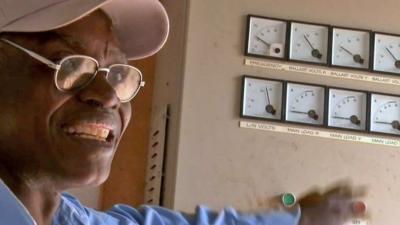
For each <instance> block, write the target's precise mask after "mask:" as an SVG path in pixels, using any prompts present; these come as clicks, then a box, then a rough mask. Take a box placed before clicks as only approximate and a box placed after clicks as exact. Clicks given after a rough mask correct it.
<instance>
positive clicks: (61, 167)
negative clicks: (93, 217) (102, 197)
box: [0, 11, 131, 188]
mask: <svg viewBox="0 0 400 225" xmlns="http://www.w3.org/2000/svg"><path fill="white" fill-rule="evenodd" d="M111 27H112V26H111V24H110V22H109V20H108V18H107V17H106V16H105V15H104V14H103V13H102V12H100V11H96V12H95V13H92V14H91V15H90V16H87V17H85V18H83V19H81V20H79V21H78V22H75V23H73V24H71V25H69V26H67V27H64V28H61V29H58V30H55V31H53V32H46V33H32V34H7V35H6V36H5V38H7V39H9V40H10V41H13V42H15V43H18V44H19V45H21V46H23V47H25V48H27V49H29V50H32V51H34V52H36V53H38V54H40V55H42V56H44V57H46V58H48V59H50V60H52V61H55V62H56V61H57V60H60V59H61V58H63V57H65V56H68V55H72V54H80V55H88V56H91V57H93V58H95V59H97V60H98V61H99V64H100V67H108V66H109V65H111V64H115V63H126V59H125V57H124V54H122V52H121V50H120V49H119V48H118V43H117V40H116V38H115V36H114V34H113V31H112V28H111ZM0 50H1V53H0V63H2V64H1V67H2V69H1V70H0V71H1V72H0V99H1V101H0V165H4V166H5V167H6V169H7V170H8V171H10V173H11V175H12V176H13V177H18V178H19V179H33V180H43V182H49V181H50V183H51V182H52V183H53V184H54V185H56V186H57V188H71V187H79V186H83V185H95V184H99V183H101V182H103V181H104V180H105V179H106V178H107V176H108V174H109V170H110V166H111V161H112V158H113V156H114V153H115V150H116V147H117V145H118V142H119V141H120V138H121V135H122V133H123V131H124V130H125V128H126V126H127V124H128V122H129V119H130V116H131V111H130V110H131V108H130V104H129V103H121V102H120V101H119V100H118V98H117V96H116V94H115V92H114V90H113V89H112V87H111V86H110V85H109V84H108V83H107V80H106V79H105V76H104V75H105V74H104V72H99V73H98V74H97V76H96V78H95V79H94V80H93V81H92V83H90V84H89V85H88V86H87V87H85V88H84V89H82V90H79V91H76V92H72V93H63V92H60V91H59V90H57V88H56V87H55V85H54V70H53V69H51V68H49V67H47V66H46V65H44V64H43V63H41V62H39V61H37V60H35V59H33V58H31V57H30V56H28V55H27V54H25V53H24V52H22V51H20V50H18V49H16V48H14V47H12V46H9V45H7V44H4V43H0ZM101 132H104V133H108V132H109V133H110V134H109V135H108V137H107V138H106V139H105V140H104V139H103V140H102V139H101V138H100V139H97V138H94V136H96V135H100V133H101Z"/></svg>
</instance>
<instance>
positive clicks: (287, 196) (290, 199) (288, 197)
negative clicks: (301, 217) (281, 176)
mask: <svg viewBox="0 0 400 225" xmlns="http://www.w3.org/2000/svg"><path fill="white" fill-rule="evenodd" d="M282 204H283V206H285V207H292V206H293V205H294V204H296V196H294V194H292V193H284V194H283V195H282Z"/></svg>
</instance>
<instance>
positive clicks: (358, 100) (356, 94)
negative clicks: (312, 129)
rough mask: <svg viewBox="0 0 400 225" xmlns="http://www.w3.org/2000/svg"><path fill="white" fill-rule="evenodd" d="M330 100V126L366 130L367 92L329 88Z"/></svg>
mask: <svg viewBox="0 0 400 225" xmlns="http://www.w3.org/2000/svg"><path fill="white" fill-rule="evenodd" d="M328 102H329V103H328V116H327V118H328V124H327V125H328V127H335V128H344V129H351V130H359V131H365V130H366V127H367V126H366V118H367V93H366V92H363V91H356V90H349V89H338V88H329V89H328Z"/></svg>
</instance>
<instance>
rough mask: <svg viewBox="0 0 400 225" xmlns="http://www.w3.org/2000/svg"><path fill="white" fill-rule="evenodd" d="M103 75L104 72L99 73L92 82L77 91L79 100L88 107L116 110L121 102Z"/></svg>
mask: <svg viewBox="0 0 400 225" xmlns="http://www.w3.org/2000/svg"><path fill="white" fill-rule="evenodd" d="M105 75H106V72H100V71H99V72H98V73H97V74H96V77H95V78H94V79H93V80H92V82H91V83H89V84H88V85H87V86H86V87H84V88H83V89H82V90H80V91H79V93H78V95H79V99H80V100H81V101H82V102H84V103H86V104H88V105H90V106H94V107H100V108H108V109H117V108H119V106H120V104H121V102H120V101H119V99H118V97H117V95H116V93H115V91H114V88H113V87H112V86H111V85H110V83H108V81H107V79H106V76H105Z"/></svg>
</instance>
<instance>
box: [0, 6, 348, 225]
mask: <svg viewBox="0 0 400 225" xmlns="http://www.w3.org/2000/svg"><path fill="white" fill-rule="evenodd" d="M0 9H1V12H2V14H1V17H0V31H1V34H0V64H1V67H0V99H1V109H0V144H1V145H0V178H1V179H0V225H28V224H38V225H51V224H53V225H114V224H115V225H116V224H119V225H128V224H147V225H159V224H215V225H223V224H270V225H296V224H299V223H300V224H302V225H307V224H324V225H338V224H341V222H342V221H343V220H344V219H346V218H348V217H349V216H351V215H353V211H352V210H351V209H350V205H351V197H352V196H351V195H350V194H349V193H350V192H349V191H345V192H335V194H334V195H330V196H329V199H334V200H335V204H331V203H332V202H330V201H319V202H318V203H317V204H314V205H313V206H305V207H303V209H302V210H301V211H302V214H301V213H300V209H298V208H297V209H296V210H293V212H289V211H270V212H264V213H259V214H239V213H237V212H236V211H235V210H234V209H226V210H224V211H223V212H221V213H220V214H217V213H214V212H211V211H210V210H208V209H207V208H205V207H199V208H198V209H197V211H196V213H195V214H193V215H187V214H183V213H179V212H174V211H171V210H168V209H164V208H160V207H150V206H144V207H142V208H140V209H138V210H136V209H133V208H131V207H129V206H125V205H116V206H115V207H113V208H112V209H111V210H110V211H108V212H98V211H95V210H92V209H89V208H86V207H84V206H83V205H81V204H80V203H79V201H78V200H77V199H75V198H74V197H72V196H70V195H68V194H63V191H65V190H67V189H69V188H77V187H84V186H89V185H99V184H101V183H102V182H104V181H105V180H106V179H107V177H108V174H109V171H110V165H111V162H112V159H113V156H114V153H115V151H116V148H117V145H118V143H119V141H120V139H121V136H122V134H123V132H124V130H125V128H126V127H127V124H128V122H129V120H130V117H131V106H130V103H129V101H130V100H131V99H132V98H133V97H134V96H135V95H136V94H137V92H138V91H139V89H140V88H141V87H142V86H143V85H144V82H143V77H142V74H141V73H140V71H139V70H138V69H136V68H134V67H132V66H129V65H127V60H128V59H139V58H144V57H147V56H149V55H152V54H154V53H156V52H157V51H158V50H159V49H160V48H161V47H162V45H163V44H164V42H165V40H166V37H167V35H168V18H167V15H166V13H165V10H164V8H163V7H162V6H161V4H160V3H159V2H158V1H157V0H13V1H10V0H0ZM329 199H328V200H329ZM338 209H343V210H338Z"/></svg>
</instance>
